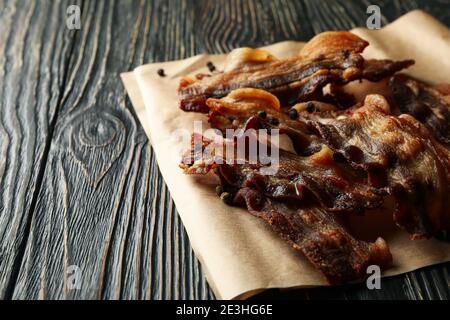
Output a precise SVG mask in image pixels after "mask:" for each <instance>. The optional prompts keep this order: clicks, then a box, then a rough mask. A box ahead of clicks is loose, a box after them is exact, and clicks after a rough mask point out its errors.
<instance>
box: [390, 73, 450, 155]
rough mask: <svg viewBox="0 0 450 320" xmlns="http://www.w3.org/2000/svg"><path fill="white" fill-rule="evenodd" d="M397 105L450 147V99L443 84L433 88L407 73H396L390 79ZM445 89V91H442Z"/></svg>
mask: <svg viewBox="0 0 450 320" xmlns="http://www.w3.org/2000/svg"><path fill="white" fill-rule="evenodd" d="M389 85H390V88H391V90H392V93H393V96H394V99H395V102H396V106H397V107H398V108H399V109H400V110H401V112H403V113H408V114H410V115H412V116H413V117H414V118H416V119H417V120H419V121H420V122H421V123H423V124H424V125H425V126H426V127H427V128H428V129H429V130H430V131H431V132H432V133H433V134H434V137H435V138H436V139H437V140H438V141H439V142H441V143H442V144H445V145H446V146H447V147H450V99H449V97H448V96H446V95H445V94H447V95H448V94H450V92H447V93H446V92H445V89H444V88H446V87H445V86H444V85H441V86H439V87H437V88H433V87H431V86H429V85H427V84H425V83H423V82H420V81H417V80H414V79H412V78H410V77H408V76H406V75H402V74H399V75H395V76H394V77H392V78H391V80H390V83H389ZM442 91H444V92H442Z"/></svg>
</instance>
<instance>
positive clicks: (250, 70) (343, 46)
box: [179, 32, 414, 112]
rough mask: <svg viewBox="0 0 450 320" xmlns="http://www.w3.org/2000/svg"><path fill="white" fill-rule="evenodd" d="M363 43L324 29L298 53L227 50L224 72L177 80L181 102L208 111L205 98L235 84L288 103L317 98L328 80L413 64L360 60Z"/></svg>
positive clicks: (374, 76)
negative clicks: (275, 54)
mask: <svg viewBox="0 0 450 320" xmlns="http://www.w3.org/2000/svg"><path fill="white" fill-rule="evenodd" d="M367 45H368V43H367V42H366V41H365V40H363V39H361V38H359V37H357V36H356V35H354V34H352V33H350V32H325V33H322V34H319V35H318V36H316V37H315V38H313V39H312V40H311V41H310V42H308V43H307V44H306V45H305V47H304V48H303V50H302V51H301V52H300V55H299V56H295V57H291V58H288V59H284V60H277V59H275V58H274V57H273V56H271V55H270V54H262V53H261V51H262V50H260V49H254V50H255V53H254V54H252V53H251V49H248V48H246V50H247V51H246V52H247V53H246V54H244V55H238V54H233V52H232V53H230V58H232V59H233V61H232V63H227V68H226V71H225V72H222V73H217V74H214V75H212V76H211V77H206V78H204V79H202V80H194V79H191V80H189V81H187V80H186V79H183V80H182V83H180V87H179V96H180V107H181V109H183V110H185V111H195V112H208V109H207V108H206V104H205V101H206V99H208V98H211V97H212V98H221V97H224V96H226V95H227V94H228V93H230V92H231V91H233V90H235V89H239V88H256V89H263V90H266V91H269V92H271V93H272V94H274V95H276V96H277V97H278V98H279V99H280V101H281V103H282V105H292V104H294V103H296V102H301V101H307V100H311V99H314V98H315V97H320V96H321V95H322V92H321V89H322V88H323V87H324V86H325V85H327V84H328V83H335V84H345V83H348V82H349V81H352V80H356V79H363V78H364V79H368V80H371V81H378V80H381V79H382V78H385V77H387V76H390V75H392V74H393V73H395V72H397V71H399V70H401V69H403V68H406V67H408V66H410V65H411V64H413V63H414V61H412V60H405V61H398V62H393V61H390V60H366V61H365V60H364V59H363V57H362V56H361V52H362V51H363V50H364V48H365V47H366V46H367ZM239 50H242V49H239ZM248 50H250V52H248ZM237 59H243V60H241V61H236V60H237Z"/></svg>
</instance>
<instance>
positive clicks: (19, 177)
mask: <svg viewBox="0 0 450 320" xmlns="http://www.w3.org/2000/svg"><path fill="white" fill-rule="evenodd" d="M75 3H76V2H75ZM67 6H68V1H60V2H58V3H56V2H54V1H4V0H1V1H0V25H1V32H0V79H1V80H0V106H1V107H0V299H4V298H8V297H10V296H11V294H12V290H13V288H14V285H15V282H16V278H17V274H18V271H19V267H20V264H21V260H22V258H23V252H24V248H25V244H26V242H27V239H28V235H29V229H30V221H31V213H32V212H33V210H34V207H35V206H36V200H37V193H38V192H39V190H40V186H41V180H42V176H43V174H44V170H45V165H46V159H47V155H48V149H49V146H50V141H51V136H52V132H53V127H54V124H55V120H56V118H57V114H58V105H59V102H60V100H61V97H62V92H61V90H60V88H61V87H62V86H63V83H64V81H65V79H64V74H65V70H66V68H67V65H68V58H69V55H70V51H71V47H72V44H73V41H72V40H73V37H74V32H73V31H69V30H68V29H67V28H66V27H65V20H66V14H65V9H66V8H67Z"/></svg>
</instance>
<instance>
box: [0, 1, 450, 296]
mask: <svg viewBox="0 0 450 320" xmlns="http://www.w3.org/2000/svg"><path fill="white" fill-rule="evenodd" d="M371 2H372V3H377V4H378V5H379V6H380V7H381V10H382V14H383V24H386V23H388V22H389V21H392V20H393V19H395V18H397V17H398V16H400V15H402V14H403V13H405V12H407V11H410V10H413V9H416V8H422V9H424V10H426V11H428V12H429V13H431V14H432V15H434V16H435V17H436V18H438V19H439V20H441V21H442V22H443V23H445V24H446V25H450V11H449V8H450V2H449V1H448V0H435V1H429V0H420V1H419V0H397V1H347V0H339V1H316V0H314V1H313V0H303V1H285V0H279V1H265V0H261V1H238V0H229V1H228V0H224V1H138V0H123V1H107V0H92V1H78V0H71V1H66V0H61V1H50V0H48V1H45V0H39V1H29V0H11V1H10V0H0V298H7V299H10V298H13V299H29V298H32V299H35V298H50V299H96V298H100V299H118V298H125V299H168V298H175V299H213V298H214V295H213V293H212V292H211V290H210V289H209V287H208V284H207V282H206V280H205V277H204V275H203V273H202V270H201V267H200V265H199V263H198V261H197V260H196V258H195V257H194V255H193V253H192V250H191V247H190V245H189V241H188V239H187V236H186V232H185V230H184V228H183V225H182V224H181V222H180V220H179V218H178V215H177V211H176V208H175V206H174V204H173V202H172V199H171V197H170V194H169V192H168V190H167V187H166V186H165V184H164V181H163V179H162V178H161V175H160V173H159V172H158V169H157V164H156V163H155V157H154V154H153V151H152V148H151V146H150V144H149V142H148V140H147V138H146V136H145V134H144V131H143V130H142V128H141V126H140V125H139V123H138V122H137V120H136V117H135V115H134V113H133V110H132V108H131V105H130V101H129V100H128V98H127V96H126V94H125V92H124V89H123V87H122V84H121V82H120V79H119V73H120V72H123V71H127V70H131V69H133V68H134V67H136V66H138V65H140V64H143V63H147V62H155V61H164V60H171V59H179V58H185V57H188V56H191V55H194V54H197V53H200V52H205V51H208V52H226V51H229V50H231V49H232V48H235V47H238V46H243V45H246V46H260V45H264V44H268V43H272V42H276V41H281V40H286V39H295V40H307V39H309V38H310V37H312V36H313V35H314V34H316V33H318V32H321V31H325V30H332V29H349V28H353V27H355V26H362V25H365V21H366V18H367V15H366V8H367V6H368V5H369V4H371ZM70 4H78V5H80V6H81V8H82V22H81V30H78V31H73V30H69V29H67V28H66V25H65V21H66V9H67V7H68V6H69V5H70ZM70 265H78V266H79V268H80V270H81V284H82V285H81V289H80V290H69V289H68V288H67V282H68V281H69V279H68V273H67V271H69V270H68V269H69V266H70ZM449 273H450V267H449V264H443V265H439V266H434V267H430V268H425V269H422V270H419V271H416V272H411V273H408V274H406V275H402V276H397V277H393V278H388V279H384V280H383V281H382V286H383V289H382V290H375V291H368V290H367V289H365V288H364V286H363V285H351V286H344V287H335V288H319V289H312V290H297V291H295V292H287V293H279V292H276V291H271V292H268V293H265V294H264V295H263V297H267V296H272V297H280V296H283V297H295V298H310V299H314V298H338V299H348V298H356V299H361V298H363V299H365V298H370V299H379V298H395V299H449V298H450V290H449V282H450V277H449Z"/></svg>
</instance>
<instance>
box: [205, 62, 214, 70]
mask: <svg viewBox="0 0 450 320" xmlns="http://www.w3.org/2000/svg"><path fill="white" fill-rule="evenodd" d="M206 66H207V67H208V69H209V71H210V72H214V71H216V66H215V65H214V64H213V63H212V62H211V61H208V63H207V64H206Z"/></svg>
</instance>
